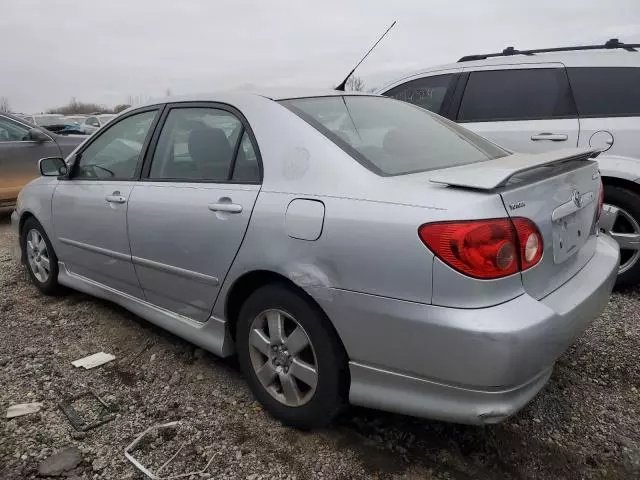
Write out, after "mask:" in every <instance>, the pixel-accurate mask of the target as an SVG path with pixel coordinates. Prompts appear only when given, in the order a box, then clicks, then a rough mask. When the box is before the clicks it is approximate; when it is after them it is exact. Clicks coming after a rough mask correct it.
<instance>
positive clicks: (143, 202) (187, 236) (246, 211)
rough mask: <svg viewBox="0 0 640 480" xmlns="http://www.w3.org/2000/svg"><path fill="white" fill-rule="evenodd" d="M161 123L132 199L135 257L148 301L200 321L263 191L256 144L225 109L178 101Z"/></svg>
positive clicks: (244, 126) (236, 114)
mask: <svg viewBox="0 0 640 480" xmlns="http://www.w3.org/2000/svg"><path fill="white" fill-rule="evenodd" d="M163 122H164V126H163V127H162V130H161V131H160V132H159V134H158V135H156V137H157V138H156V139H155V140H154V142H155V143H156V146H155V149H154V152H153V154H152V155H150V156H149V158H147V159H146V160H145V168H144V171H143V179H142V180H143V181H142V182H141V183H140V184H139V185H136V187H135V188H134V190H133V194H132V196H131V200H130V202H129V213H128V229H129V241H130V244H131V252H132V255H133V257H132V259H133V263H134V265H135V268H136V272H137V275H138V279H139V281H140V285H141V287H142V289H143V291H144V295H145V297H146V299H147V300H148V301H149V302H151V303H153V304H155V305H158V306H160V307H163V308H165V309H167V310H170V311H173V312H176V313H179V314H181V315H184V316H187V317H190V318H192V319H193V320H197V321H205V320H207V319H208V318H209V316H210V313H211V310H212V308H213V304H214V302H215V300H216V297H217V295H218V291H219V288H220V285H221V284H222V282H223V280H224V278H225V276H226V274H227V271H228V270H229V268H230V266H231V263H232V262H233V259H234V258H235V255H236V253H237V251H238V248H239V247H240V244H241V243H242V239H243V238H244V234H245V232H246V229H247V226H248V224H249V219H250V217H251V212H252V210H253V206H254V204H255V201H256V198H257V196H258V192H259V190H260V186H261V167H260V162H259V155H258V149H257V145H256V144H255V140H254V138H253V134H252V133H251V131H250V128H249V125H248V123H247V122H246V120H245V119H244V118H243V117H242V115H241V114H240V112H238V111H236V110H235V109H233V108H231V107H229V106H225V105H217V104H208V103H204V104H184V103H183V104H176V105H172V106H171V107H170V108H169V109H168V111H167V112H166V113H165V115H164V120H163Z"/></svg>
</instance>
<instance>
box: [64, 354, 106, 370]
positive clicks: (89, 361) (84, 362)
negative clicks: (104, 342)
mask: <svg viewBox="0 0 640 480" xmlns="http://www.w3.org/2000/svg"><path fill="white" fill-rule="evenodd" d="M115 358H116V357H115V355H111V354H110V353H104V352H99V353H94V354H93V355H89V356H88V357H84V358H80V359H78V360H74V361H73V362H71V364H72V365H73V366H74V367H76V368H80V367H84V368H85V370H89V369H90V368H94V367H99V366H100V365H104V364H105V363H107V362H110V361H111V360H115Z"/></svg>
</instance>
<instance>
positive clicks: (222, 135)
mask: <svg viewBox="0 0 640 480" xmlns="http://www.w3.org/2000/svg"><path fill="white" fill-rule="evenodd" d="M241 131H242V123H241V122H240V120H239V119H238V118H237V117H236V116H235V115H233V114H232V113H229V112H227V111H225V110H220V109H217V108H207V107H202V108H201V107H193V108H191V107H188V108H174V109H172V110H171V111H170V112H169V115H168V116H167V120H166V122H165V124H164V127H163V128H162V132H161V133H160V137H159V138H158V145H157V146H156V150H155V152H154V154H153V159H152V161H151V170H150V172H149V178H150V179H152V180H153V179H155V180H176V181H210V182H226V181H228V180H229V175H230V171H231V165H232V161H233V153H234V149H235V146H236V142H237V140H238V137H239V134H240V132H241Z"/></svg>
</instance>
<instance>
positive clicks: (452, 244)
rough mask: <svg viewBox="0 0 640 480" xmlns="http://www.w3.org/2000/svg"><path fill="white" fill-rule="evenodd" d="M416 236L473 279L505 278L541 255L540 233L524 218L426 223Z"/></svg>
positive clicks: (529, 265)
mask: <svg viewBox="0 0 640 480" xmlns="http://www.w3.org/2000/svg"><path fill="white" fill-rule="evenodd" d="M418 235H419V236H420V239H421V240H422V241H423V242H424V244H425V245H426V246H427V247H429V249H431V250H432V251H433V253H435V255H436V256H437V257H438V258H440V259H441V260H442V261H444V262H445V263H446V264H448V265H449V266H451V267H453V268H454V269H456V270H458V271H459V272H461V273H464V274H465V275H468V276H470V277H474V278H480V279H493V278H501V277H506V276H507V275H512V274H514V273H516V272H518V271H520V270H526V269H527V268H530V267H532V266H533V265H535V264H536V263H538V262H539V261H540V258H542V249H543V248H542V236H541V235H540V232H539V231H538V229H537V228H536V226H535V224H534V223H533V222H531V221H530V220H527V219H525V218H515V219H513V221H512V220H510V219H508V218H504V219H503V218H498V219H492V220H470V221H461V222H440V223H427V224H425V225H422V226H421V227H420V228H419V229H418Z"/></svg>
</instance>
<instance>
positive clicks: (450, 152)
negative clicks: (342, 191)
mask: <svg viewBox="0 0 640 480" xmlns="http://www.w3.org/2000/svg"><path fill="white" fill-rule="evenodd" d="M281 103H282V104H283V105H285V106H286V107H287V108H289V109H290V110H292V111H293V112H294V113H296V114H297V115H298V116H300V117H301V118H302V119H303V120H305V121H307V122H308V123H309V124H310V125H312V126H313V127H315V128H316V129H317V130H319V131H320V132H321V133H323V134H324V135H325V136H326V137H327V138H328V139H329V140H331V141H333V142H334V143H335V144H337V145H338V146H339V147H340V148H342V149H343V150H344V151H345V152H347V153H348V154H349V155H351V156H352V157H353V158H354V159H355V160H356V161H358V162H359V163H361V164H362V165H363V166H365V167H366V168H368V169H369V170H371V171H372V172H374V173H376V174H378V175H381V176H390V175H402V174H407V173H414V172H422V171H425V170H433V169H437V168H446V167H453V166H456V165H464V164H467V163H474V162H480V161H483V160H489V159H493V158H499V157H503V156H505V155H507V154H508V153H507V152H506V151H505V150H503V149H502V148H500V147H498V146H497V145H495V144H493V143H491V142H489V141H488V140H485V139H483V138H482V137H480V136H478V135H476V134H474V133H472V132H470V131H468V130H467V129H465V128H462V127H460V126H459V125H456V124H455V123H453V122H451V121H449V120H446V119H444V118H442V117H439V116H437V115H435V114H433V113H431V112H428V111H426V110H423V109H421V108H417V107H415V106H414V105H410V104H409V103H405V102H399V101H397V100H394V99H391V98H385V97H377V96H376V97H374V96H371V97H370V96H349V95H348V96H344V97H342V96H338V97H317V98H298V99H294V100H285V101H282V102H281Z"/></svg>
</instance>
